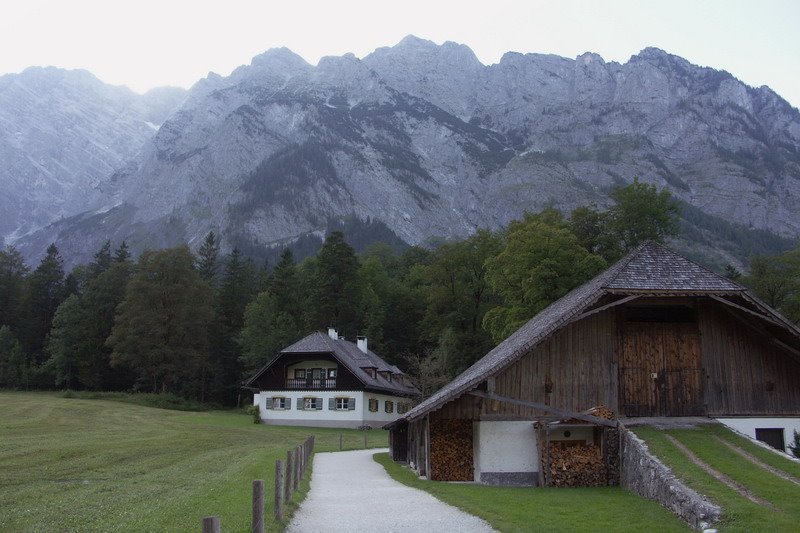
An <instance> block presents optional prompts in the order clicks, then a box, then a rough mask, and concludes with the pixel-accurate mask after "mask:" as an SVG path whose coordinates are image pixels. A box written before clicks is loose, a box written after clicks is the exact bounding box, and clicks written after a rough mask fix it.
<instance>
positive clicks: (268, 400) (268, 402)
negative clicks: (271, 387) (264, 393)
mask: <svg viewBox="0 0 800 533" xmlns="http://www.w3.org/2000/svg"><path fill="white" fill-rule="evenodd" d="M264 409H272V398H265V399H264Z"/></svg>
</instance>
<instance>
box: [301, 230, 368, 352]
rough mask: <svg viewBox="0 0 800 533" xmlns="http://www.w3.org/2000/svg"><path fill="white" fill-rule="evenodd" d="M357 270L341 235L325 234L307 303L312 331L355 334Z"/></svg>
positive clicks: (358, 325)
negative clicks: (337, 331)
mask: <svg viewBox="0 0 800 533" xmlns="http://www.w3.org/2000/svg"><path fill="white" fill-rule="evenodd" d="M358 269H359V264H358V259H357V258H356V255H355V252H354V250H353V247H352V246H350V245H349V244H347V241H345V238H344V234H342V232H340V231H334V232H332V233H331V234H329V235H328V237H327V238H326V239H325V243H324V244H323V245H322V249H321V250H320V252H319V255H317V260H316V269H315V276H314V286H313V287H312V291H311V301H310V302H309V306H310V307H311V309H312V313H311V326H312V327H313V328H316V329H322V328H325V327H327V326H334V327H336V328H338V329H339V331H341V332H343V333H344V334H346V335H348V336H350V337H353V338H354V337H355V336H356V335H357V334H358V333H359V330H360V328H361V327H362V320H361V317H360V316H359V310H360V303H361V301H360V295H361V287H360V283H359V282H360V280H359V276H358Z"/></svg>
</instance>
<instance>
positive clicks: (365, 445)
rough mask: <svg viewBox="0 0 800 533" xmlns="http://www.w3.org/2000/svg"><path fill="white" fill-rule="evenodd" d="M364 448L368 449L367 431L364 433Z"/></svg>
mask: <svg viewBox="0 0 800 533" xmlns="http://www.w3.org/2000/svg"><path fill="white" fill-rule="evenodd" d="M364 449H365V450H366V449H367V434H366V432H365V433H364Z"/></svg>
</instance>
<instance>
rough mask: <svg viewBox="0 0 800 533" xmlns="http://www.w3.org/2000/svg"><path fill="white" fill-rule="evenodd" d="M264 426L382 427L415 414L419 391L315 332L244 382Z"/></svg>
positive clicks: (362, 341) (363, 354)
mask: <svg viewBox="0 0 800 533" xmlns="http://www.w3.org/2000/svg"><path fill="white" fill-rule="evenodd" d="M245 388H247V389H250V390H252V391H254V395H253V405H257V406H258V407H259V408H260V410H261V419H262V420H263V421H264V423H266V424H278V425H292V426H315V427H337V428H338V427H341V428H358V427H362V426H370V427H381V426H382V425H384V424H386V423H388V422H392V421H394V420H396V419H397V418H399V417H400V416H402V415H403V414H404V413H405V412H407V411H408V410H409V409H411V406H412V405H411V404H412V399H413V398H415V397H417V396H419V390H418V389H417V388H416V387H415V386H414V385H413V384H412V383H411V381H410V380H409V379H408V377H407V376H406V375H405V374H404V373H403V372H402V371H400V369H399V368H397V367H396V366H393V365H389V364H388V363H386V361H384V360H383V359H381V358H380V357H378V356H377V355H376V354H375V353H373V352H371V351H370V350H369V349H368V348H367V339H366V337H358V340H357V344H354V343H352V342H350V341H347V340H345V339H344V338H341V337H339V334H338V333H337V331H336V330H335V329H333V328H329V329H328V334H327V335H326V334H325V333H322V332H314V333H312V334H311V335H309V336H307V337H305V338H303V339H301V340H299V341H297V342H296V343H294V344H292V345H291V346H289V347H287V348H285V349H284V350H282V351H281V353H280V354H278V356H277V357H276V358H275V359H273V360H272V361H271V362H270V363H268V364H267V365H266V366H264V367H263V368H262V369H261V370H259V371H258V372H257V373H256V374H255V375H254V376H253V377H252V378H250V379H249V380H248V381H247V382H245Z"/></svg>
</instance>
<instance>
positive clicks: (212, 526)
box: [203, 516, 221, 533]
mask: <svg viewBox="0 0 800 533" xmlns="http://www.w3.org/2000/svg"><path fill="white" fill-rule="evenodd" d="M220 531H221V528H220V523H219V517H218V516H207V517H205V518H203V533H220Z"/></svg>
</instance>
